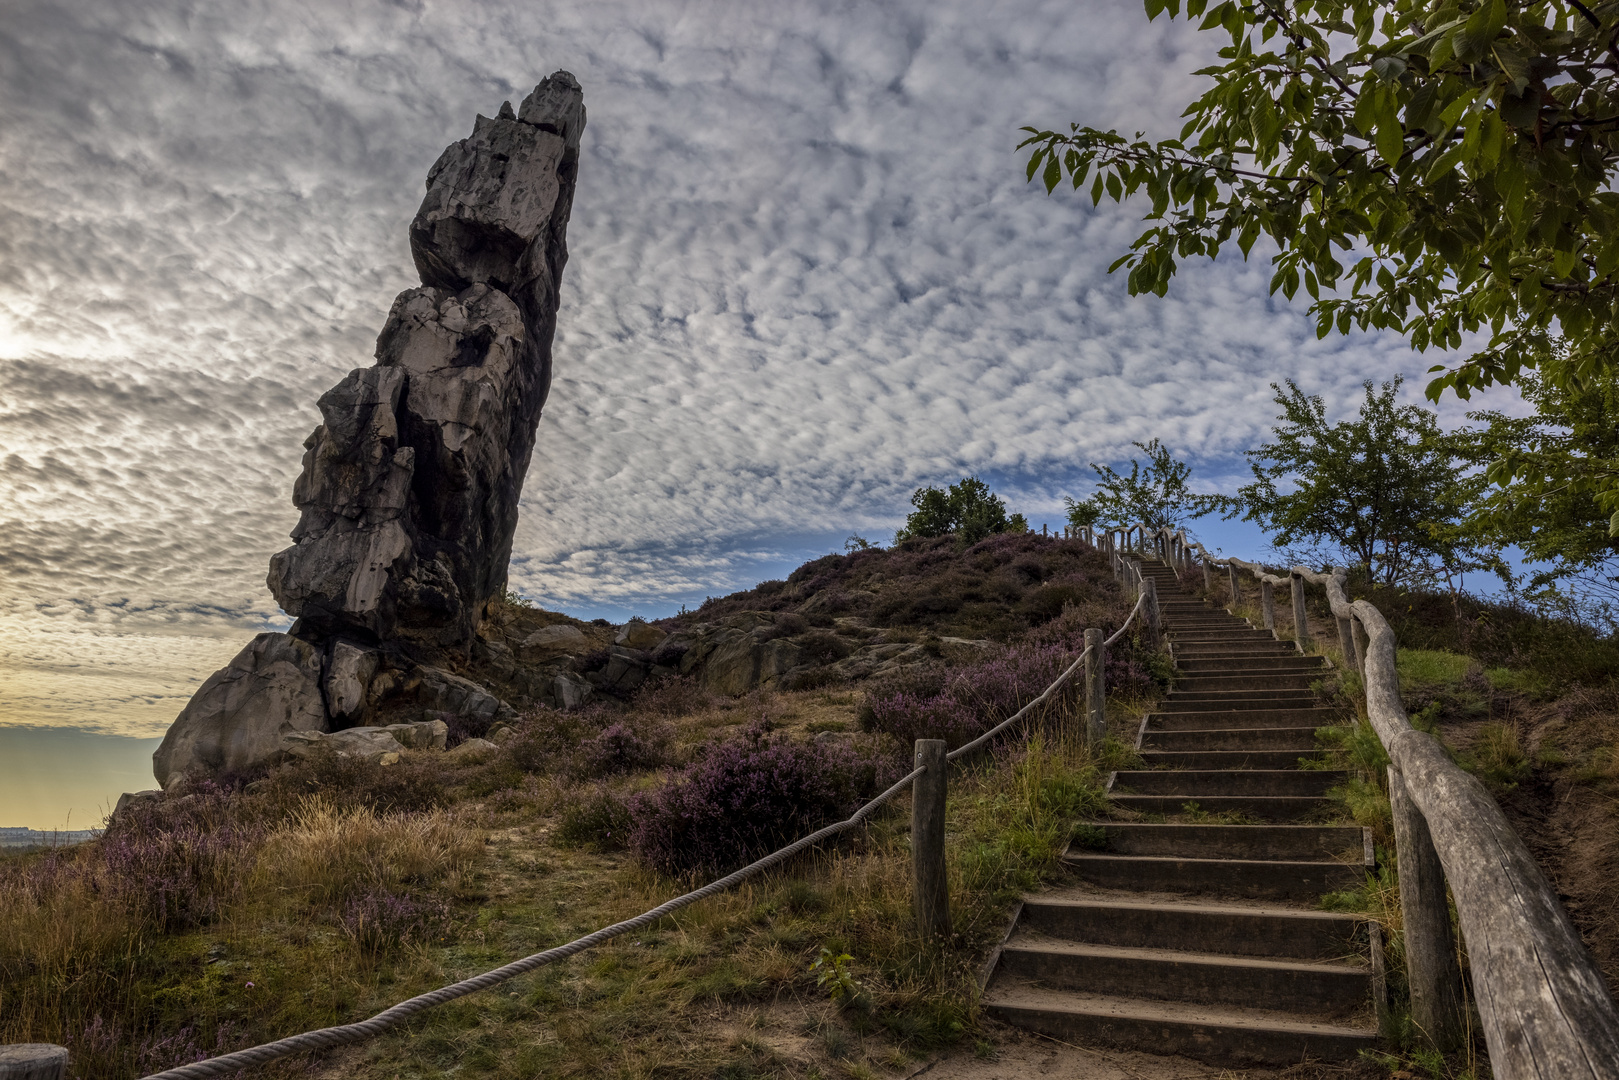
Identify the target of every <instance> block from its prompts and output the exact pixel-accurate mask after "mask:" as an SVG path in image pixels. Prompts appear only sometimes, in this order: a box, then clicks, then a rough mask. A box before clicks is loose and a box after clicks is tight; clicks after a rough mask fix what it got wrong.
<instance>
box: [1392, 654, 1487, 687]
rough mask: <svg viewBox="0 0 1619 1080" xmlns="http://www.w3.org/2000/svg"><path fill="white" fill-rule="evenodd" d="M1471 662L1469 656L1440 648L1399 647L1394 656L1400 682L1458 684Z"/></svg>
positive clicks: (1439, 684)
mask: <svg viewBox="0 0 1619 1080" xmlns="http://www.w3.org/2000/svg"><path fill="white" fill-rule="evenodd" d="M1473 664H1474V660H1473V658H1472V657H1470V656H1463V655H1461V654H1460V653H1453V652H1445V651H1443V650H1441V649H1401V650H1399V651H1398V652H1397V653H1396V654H1395V658H1394V666H1395V670H1396V671H1397V672H1398V673H1399V676H1400V682H1401V683H1402V684H1405V683H1428V684H1431V685H1437V686H1459V685H1461V681H1462V679H1463V677H1464V676H1466V675H1467V670H1468V668H1470V667H1472V666H1473Z"/></svg>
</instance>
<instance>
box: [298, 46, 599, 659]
mask: <svg viewBox="0 0 1619 1080" xmlns="http://www.w3.org/2000/svg"><path fill="white" fill-rule="evenodd" d="M584 123H585V112H584V102H583V97H582V95H581V93H580V90H579V84H578V83H577V82H576V81H575V80H574V78H573V76H572V75H569V74H568V73H567V72H558V73H556V74H555V75H552V76H551V77H550V78H548V79H546V80H545V81H544V82H543V83H541V84H540V85H539V86H538V87H536V88H535V90H534V93H532V94H530V95H529V97H528V98H527V99H526V100H525V101H524V102H523V105H522V108H521V110H520V111H519V112H518V113H517V114H516V115H513V114H512V112H511V109H510V107H509V106H508V107H506V108H504V109H503V110H502V115H501V116H499V117H496V118H495V119H489V118H488V117H483V116H480V117H478V119H477V122H476V123H475V125H474V126H473V132H472V135H471V137H470V138H466V139H463V140H461V141H460V142H458V143H455V144H453V145H451V146H450V147H449V148H447V149H446V150H445V151H444V153H443V154H442V155H441V156H440V157H439V160H438V161H437V163H435V164H434V165H433V168H432V169H431V171H429V173H428V176H427V195H426V197H425V198H424V199H423V200H422V205H421V208H420V209H419V210H417V212H416V218H415V220H414V221H413V222H412V223H411V227H410V243H411V254H412V256H413V257H414V258H415V262H416V268H417V270H418V272H419V273H420V275H421V279H422V285H421V287H420V288H415V289H407V290H406V291H405V292H403V293H400V294H399V296H398V298H397V299H395V301H394V304H393V309H392V310H391V311H390V312H389V314H388V322H387V324H386V325H385V326H384V327H383V330H382V333H381V335H379V337H378V338H377V349H376V366H374V367H371V368H367V369H362V370H355V371H353V372H350V373H349V375H348V377H347V378H345V379H344V380H343V381H342V382H340V383H339V384H338V385H337V386H335V387H333V388H332V389H331V390H329V391H328V392H327V393H326V394H325V395H324V396H323V397H322V398H321V399H320V410H321V420H322V423H321V425H320V427H318V428H316V429H315V431H314V433H313V434H311V435H310V437H309V439H308V440H307V441H306V442H305V448H306V453H305V455H304V468H303V473H302V475H300V476H299V478H298V482H297V484H296V485H295V486H294V488H293V502H294V503H295V504H296V505H297V506H298V508H299V509H300V510H301V511H302V516H301V517H300V519H299V522H298V526H297V528H296V529H294V530H293V533H292V538H293V540H294V541H295V543H294V544H293V546H292V547H290V548H287V549H286V550H284V551H281V552H279V553H278V554H277V555H276V556H275V557H274V558H273V559H272V560H271V564H270V575H269V586H270V591H271V593H273V594H274V595H275V598H276V601H277V602H278V603H280V605H281V607H282V609H283V610H285V611H286V612H287V613H288V614H291V615H295V616H297V617H298V618H299V620H300V622H301V624H302V625H301V629H303V630H304V631H305V632H306V633H312V634H316V635H321V636H328V637H329V636H335V635H339V634H345V633H348V634H355V635H359V636H360V638H361V639H362V640H372V641H376V642H384V641H400V642H404V643H407V644H409V645H414V646H416V647H417V649H418V650H421V651H423V652H425V653H426V654H428V655H431V654H433V653H434V652H436V651H438V650H452V651H455V650H459V651H460V652H462V653H463V654H464V653H465V652H466V651H467V650H468V649H469V648H470V647H471V644H472V639H473V635H474V634H475V633H476V632H477V629H478V624H479V621H480V620H481V618H482V616H483V613H484V611H485V608H486V606H487V605H488V603H489V601H490V600H492V599H495V598H497V597H499V596H500V595H501V594H502V592H503V591H504V589H505V585H506V568H507V564H508V563H509V561H510V558H511V545H512V534H513V532H514V531H515V530H516V528H517V503H518V498H519V496H520V495H521V493H522V488H523V478H524V475H525V474H526V473H527V471H528V462H529V457H530V454H531V453H532V451H533V448H534V433H535V428H536V425H537V424H538V422H539V418H540V409H541V407H542V406H543V405H544V404H545V398H546V394H547V393H548V392H549V390H550V386H551V341H552V337H553V334H554V331H555V329H556V311H557V303H558V299H559V290H560V286H561V280H562V268H563V265H564V264H565V263H566V262H567V258H568V249H567V242H566V229H567V223H568V216H569V213H570V211H571V208H572V205H573V190H574V180H575V177H576V175H577V172H578V160H579V136H580V134H581V132H582V131H583V129H584Z"/></svg>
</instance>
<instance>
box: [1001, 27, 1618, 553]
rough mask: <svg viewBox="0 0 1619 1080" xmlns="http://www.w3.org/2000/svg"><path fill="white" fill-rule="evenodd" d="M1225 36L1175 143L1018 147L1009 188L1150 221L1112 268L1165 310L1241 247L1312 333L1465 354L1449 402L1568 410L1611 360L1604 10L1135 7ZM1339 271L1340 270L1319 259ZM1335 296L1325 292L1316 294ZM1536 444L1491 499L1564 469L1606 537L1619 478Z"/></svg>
mask: <svg viewBox="0 0 1619 1080" xmlns="http://www.w3.org/2000/svg"><path fill="white" fill-rule="evenodd" d="M1145 4H1146V10H1147V15H1148V18H1149V19H1150V18H1156V17H1157V16H1158V15H1159V14H1161V13H1163V12H1166V11H1167V12H1168V14H1169V15H1170V17H1172V18H1173V17H1178V16H1180V15H1181V13H1182V11H1183V8H1184V12H1185V15H1186V17H1187V18H1189V19H1199V18H1200V19H1201V23H1200V24H1199V25H1200V27H1201V28H1202V29H1207V30H1218V31H1222V32H1224V33H1225V34H1226V35H1228V36H1229V38H1230V44H1229V45H1228V46H1226V47H1225V48H1223V49H1221V50H1220V60H1221V62H1220V63H1219V64H1216V65H1214V66H1212V67H1209V68H1205V69H1203V70H1202V71H1200V72H1199V73H1198V74H1201V75H1207V76H1209V77H1210V78H1211V79H1212V80H1213V86H1212V87H1210V89H1209V90H1208V92H1207V93H1205V94H1204V95H1203V96H1202V97H1200V98H1198V99H1197V100H1196V101H1194V102H1192V103H1191V104H1190V105H1189V106H1188V107H1187V109H1186V112H1185V116H1186V118H1187V119H1186V124H1185V126H1184V127H1183V128H1182V129H1181V132H1180V135H1179V137H1178V138H1173V139H1165V140H1161V141H1157V142H1152V141H1148V140H1147V139H1145V138H1144V137H1143V136H1142V134H1141V133H1139V132H1138V133H1137V134H1136V136H1135V138H1133V139H1127V138H1125V137H1124V136H1122V135H1120V134H1119V133H1118V132H1117V131H1111V130H1109V131H1102V130H1098V129H1096V128H1091V127H1082V126H1080V125H1077V124H1075V125H1071V127H1070V130H1069V131H1068V132H1066V133H1064V132H1052V131H1041V130H1038V129H1035V128H1027V129H1025V130H1027V131H1028V132H1029V137H1028V139H1027V140H1025V142H1024V143H1023V144H1022V145H1023V146H1028V147H1032V148H1033V156H1032V157H1031V158H1030V160H1029V166H1028V175H1029V177H1030V178H1031V179H1033V178H1034V177H1036V176H1039V177H1040V178H1041V180H1042V181H1043V182H1044V184H1045V186H1046V190H1047V191H1048V192H1050V191H1052V190H1053V189H1055V188H1056V186H1057V185H1058V184H1059V183H1061V182H1062V181H1063V179H1064V177H1067V178H1068V179H1069V180H1070V181H1071V182H1072V184H1073V186H1074V187H1075V188H1076V189H1078V188H1081V187H1084V186H1085V185H1087V183H1088V184H1089V190H1090V195H1091V199H1092V201H1093V202H1100V200H1101V198H1102V196H1103V195H1104V194H1105V195H1107V196H1108V197H1110V198H1112V199H1115V200H1122V199H1124V198H1125V197H1127V196H1129V195H1132V194H1134V193H1137V192H1141V193H1143V194H1145V195H1146V196H1147V197H1148V198H1150V199H1151V201H1152V208H1151V211H1150V213H1149V214H1148V215H1147V220H1148V221H1149V222H1152V223H1153V224H1152V225H1151V227H1150V228H1148V229H1147V231H1145V232H1144V233H1142V234H1141V236H1140V237H1139V238H1138V239H1137V240H1136V242H1135V244H1134V246H1133V248H1132V250H1131V251H1130V252H1129V253H1127V254H1125V255H1124V256H1123V257H1122V258H1120V259H1119V260H1118V261H1117V262H1116V263H1114V269H1117V268H1118V267H1120V266H1127V267H1128V268H1129V287H1130V291H1131V293H1133V294H1134V293H1142V292H1152V293H1156V294H1158V295H1160V296H1162V295H1163V294H1164V292H1165V291H1166V289H1167V288H1168V285H1169V280H1170V278H1171V277H1172V276H1173V275H1174V273H1175V269H1176V260H1177V259H1186V258H1190V257H1194V256H1207V257H1211V258H1212V257H1213V256H1214V255H1216V254H1217V253H1218V252H1219V251H1220V250H1221V248H1222V247H1223V246H1224V245H1226V244H1227V243H1229V242H1231V241H1232V240H1235V241H1236V243H1237V245H1238V247H1239V248H1240V249H1241V250H1242V252H1243V255H1244V256H1245V257H1246V255H1247V254H1248V252H1249V251H1250V250H1251V249H1252V247H1253V245H1254V244H1255V242H1257V241H1258V239H1259V237H1260V236H1261V235H1264V236H1268V237H1270V238H1271V240H1273V241H1274V242H1275V244H1276V245H1277V247H1278V248H1279V249H1280V251H1279V253H1278V254H1277V255H1276V256H1275V258H1274V259H1273V263H1274V265H1275V274H1274V276H1273V277H1272V279H1271V291H1272V293H1274V292H1275V291H1276V290H1278V289H1280V290H1281V291H1282V292H1283V294H1284V295H1286V296H1288V297H1289V298H1291V297H1292V296H1293V295H1294V294H1295V293H1296V292H1297V290H1298V289H1299V287H1300V286H1301V285H1302V286H1303V288H1304V290H1305V291H1306V292H1307V293H1308V294H1309V296H1310V298H1311V301H1312V304H1311V307H1310V311H1311V313H1312V314H1314V315H1315V317H1316V319H1317V330H1318V333H1319V334H1320V335H1322V336H1325V335H1326V334H1328V333H1330V332H1331V331H1332V330H1333V329H1336V330H1338V331H1339V332H1340V333H1347V332H1348V331H1349V329H1350V328H1351V327H1352V326H1357V327H1360V328H1361V329H1365V328H1367V327H1376V328H1381V329H1392V330H1397V331H1399V332H1400V333H1402V334H1404V335H1406V336H1407V337H1408V338H1409V339H1410V341H1411V344H1412V345H1413V346H1414V347H1415V348H1417V349H1419V350H1426V349H1427V348H1429V347H1430V346H1437V347H1440V348H1443V349H1458V348H1460V347H1461V346H1462V343H1463V337H1462V335H1463V333H1464V332H1467V331H1484V332H1487V334H1488V335H1489V337H1488V344H1487V345H1486V347H1485V348H1483V349H1481V350H1479V351H1478V352H1476V353H1474V354H1473V355H1471V356H1470V357H1467V358H1466V359H1464V360H1462V361H1461V362H1460V363H1457V364H1455V365H1454V366H1452V367H1450V368H1449V369H1446V368H1444V367H1443V366H1440V367H1435V368H1433V369H1432V371H1434V372H1437V373H1440V374H1439V375H1438V377H1437V378H1436V379H1434V381H1433V382H1432V383H1430V385H1429V386H1428V395H1429V396H1430V397H1431V398H1434V399H1435V400H1437V399H1438V397H1439V395H1440V394H1441V393H1442V392H1443V390H1444V389H1445V388H1447V387H1449V388H1452V389H1454V390H1455V391H1456V393H1457V394H1459V395H1460V396H1461V397H1463V398H1466V397H1467V396H1468V395H1469V393H1470V391H1472V390H1473V389H1475V388H1478V387H1484V386H1489V385H1491V384H1495V383H1510V382H1515V381H1518V380H1520V379H1521V378H1522V376H1523V373H1524V372H1525V371H1529V370H1538V371H1539V372H1540V373H1541V377H1542V379H1543V380H1544V384H1545V385H1547V386H1550V387H1555V388H1558V389H1559V390H1560V391H1562V392H1566V393H1570V394H1575V395H1577V394H1579V393H1580V390H1579V387H1580V386H1581V385H1583V384H1584V383H1585V382H1586V381H1587V380H1590V379H1593V378H1605V379H1610V380H1611V379H1612V378H1613V377H1614V375H1615V372H1616V368H1619V365H1616V362H1615V361H1616V357H1619V193H1616V192H1615V191H1614V190H1613V186H1614V185H1613V181H1614V178H1615V175H1614V174H1615V164H1616V161H1619V0H1605V2H1598V0H1590V2H1581V0H1388V2H1384V3H1380V4H1373V3H1367V2H1362V0H1356V2H1349V0H1241V2H1239V0H1224V2H1211V0H1185V3H1184V5H1183V4H1182V0H1145ZM1340 256H1341V257H1342V258H1343V259H1344V260H1345V262H1347V264H1348V265H1345V262H1340ZM1329 294H1333V295H1329ZM1576 453H1577V448H1575V447H1572V446H1569V445H1562V446H1555V445H1553V444H1551V443H1543V444H1542V445H1541V449H1540V453H1539V455H1538V456H1525V455H1517V456H1504V457H1502V458H1500V459H1498V461H1497V463H1496V464H1495V465H1494V466H1493V467H1492V470H1491V479H1492V480H1495V481H1497V482H1499V483H1504V484H1508V485H1512V484H1515V483H1521V482H1533V478H1532V477H1531V476H1530V474H1529V472H1527V471H1526V470H1531V469H1534V468H1538V469H1540V470H1541V472H1542V475H1544V476H1547V477H1550V478H1551V479H1550V481H1549V482H1550V483H1552V484H1554V485H1555V484H1560V483H1565V482H1567V481H1568V480H1569V479H1570V478H1571V477H1572V476H1574V475H1575V474H1576V473H1578V474H1579V475H1580V476H1582V477H1583V478H1584V481H1585V486H1584V490H1585V492H1586V493H1587V494H1588V496H1589V497H1590V498H1591V499H1592V500H1593V502H1594V503H1595V504H1596V505H1597V506H1598V508H1599V509H1600V510H1601V511H1602V513H1603V514H1604V515H1606V516H1608V517H1609V529H1610V531H1611V532H1613V533H1615V534H1619V460H1616V459H1615V458H1613V457H1608V458H1604V459H1599V458H1597V457H1595V456H1593V455H1589V454H1587V455H1585V456H1584V457H1583V458H1581V459H1580V460H1575V455H1576Z"/></svg>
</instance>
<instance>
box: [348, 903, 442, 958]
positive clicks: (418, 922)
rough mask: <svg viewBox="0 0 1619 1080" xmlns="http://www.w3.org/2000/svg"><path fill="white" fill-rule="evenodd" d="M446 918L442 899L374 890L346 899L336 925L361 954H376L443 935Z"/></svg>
mask: <svg viewBox="0 0 1619 1080" xmlns="http://www.w3.org/2000/svg"><path fill="white" fill-rule="evenodd" d="M449 917H450V909H449V905H448V904H446V903H445V902H444V901H443V900H420V899H416V898H414V897H410V896H401V895H398V894H396V893H393V892H390V891H389V890H388V889H385V888H382V887H375V888H371V889H367V890H365V891H364V892H361V893H359V894H357V895H355V896H351V897H349V899H348V901H347V903H345V904H344V905H343V908H342V911H341V912H340V913H339V914H338V923H339V925H341V926H342V927H343V931H344V932H345V933H347V934H348V935H349V937H351V938H352V939H353V940H354V942H355V944H357V945H359V946H360V948H361V949H362V950H363V951H364V952H366V953H368V954H371V955H376V954H377V953H380V952H383V951H385V950H387V949H391V948H395V947H397V946H400V945H406V944H411V943H414V942H420V941H430V940H432V939H433V938H434V937H437V936H439V935H440V934H441V933H442V931H443V930H444V927H445V925H446V924H447V923H448V922H449Z"/></svg>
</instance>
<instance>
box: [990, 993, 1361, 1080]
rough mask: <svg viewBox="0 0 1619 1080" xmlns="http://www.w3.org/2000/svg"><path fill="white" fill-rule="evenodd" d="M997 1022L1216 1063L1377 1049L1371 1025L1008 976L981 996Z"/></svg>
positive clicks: (1347, 1055)
mask: <svg viewBox="0 0 1619 1080" xmlns="http://www.w3.org/2000/svg"><path fill="white" fill-rule="evenodd" d="M984 1008H985V1010H986V1011H987V1012H988V1013H989V1014H990V1015H991V1016H994V1017H995V1018H996V1019H998V1020H1002V1021H1004V1022H1006V1023H1009V1024H1015V1025H1017V1026H1018V1027H1021V1028H1026V1029H1028V1030H1030V1031H1036V1032H1039V1033H1040V1034H1042V1035H1047V1036H1050V1037H1051V1038H1054V1039H1061V1040H1065V1041H1068V1042H1080V1043H1104V1044H1107V1045H1110V1046H1122V1047H1129V1048H1134V1049H1140V1050H1150V1051H1151V1052H1153V1053H1158V1054H1179V1055H1181V1056H1182V1057H1189V1058H1193V1059H1195V1060H1198V1061H1205V1062H1208V1063H1210V1064H1214V1065H1222V1066H1224V1065H1232V1066H1248V1065H1295V1064H1297V1063H1298V1062H1300V1061H1305V1060H1315V1061H1345V1060H1351V1059H1354V1058H1356V1057H1358V1056H1359V1054H1360V1052H1361V1051H1362V1050H1375V1049H1376V1048H1377V1045H1378V1043H1377V1031H1376V1029H1375V1027H1373V1026H1371V1025H1370V1024H1366V1025H1350V1024H1341V1023H1338V1024H1335V1023H1330V1022H1327V1021H1311V1020H1303V1019H1299V1018H1298V1017H1297V1016H1295V1015H1291V1014H1287V1013H1282V1012H1275V1013H1269V1014H1267V1013H1265V1012H1263V1011H1261V1010H1258V1009H1240V1008H1229V1007H1226V1008H1220V1007H1215V1006H1210V1005H1194V1004H1188V1003H1185V1002H1162V1001H1145V1000H1141V999H1137V998H1121V997H1109V996H1107V995H1104V994H1088V993H1073V992H1068V993H1064V992H1061V991H1056V990H1045V989H1041V988H1039V987H1035V986H1031V985H1027V984H1018V983H1014V982H1013V981H1012V980H1010V979H1009V980H1006V982H1005V984H1004V985H999V986H996V987H995V988H994V990H993V992H991V993H990V994H988V995H986V996H985V998H984Z"/></svg>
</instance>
